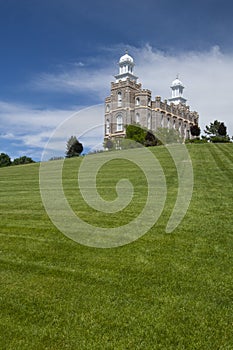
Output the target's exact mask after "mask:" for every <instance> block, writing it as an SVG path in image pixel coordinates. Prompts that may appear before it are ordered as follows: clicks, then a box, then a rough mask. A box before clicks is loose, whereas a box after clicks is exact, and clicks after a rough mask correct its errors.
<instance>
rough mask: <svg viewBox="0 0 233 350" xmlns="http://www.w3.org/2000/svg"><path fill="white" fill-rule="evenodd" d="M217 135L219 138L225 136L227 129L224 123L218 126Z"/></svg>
mask: <svg viewBox="0 0 233 350" xmlns="http://www.w3.org/2000/svg"><path fill="white" fill-rule="evenodd" d="M218 133H219V135H220V136H227V127H226V126H225V125H224V123H221V124H220V125H219V128H218Z"/></svg>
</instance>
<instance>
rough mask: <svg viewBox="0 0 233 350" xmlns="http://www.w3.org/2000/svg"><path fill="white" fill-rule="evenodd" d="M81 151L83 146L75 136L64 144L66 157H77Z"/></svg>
mask: <svg viewBox="0 0 233 350" xmlns="http://www.w3.org/2000/svg"><path fill="white" fill-rule="evenodd" d="M82 151H83V145H82V144H81V143H80V142H79V141H78V139H77V137H76V136H71V137H70V138H69V140H68V141H67V144H66V157H67V158H71V157H78V156H79V155H80V154H81V153H82Z"/></svg>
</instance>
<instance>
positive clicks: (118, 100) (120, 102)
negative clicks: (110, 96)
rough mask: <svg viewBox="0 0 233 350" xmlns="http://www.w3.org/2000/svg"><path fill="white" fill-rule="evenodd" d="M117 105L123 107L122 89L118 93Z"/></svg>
mask: <svg viewBox="0 0 233 350" xmlns="http://www.w3.org/2000/svg"><path fill="white" fill-rule="evenodd" d="M117 105H118V107H121V105H122V97H121V92H120V91H119V92H118V94H117Z"/></svg>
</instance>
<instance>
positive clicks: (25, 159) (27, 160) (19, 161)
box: [12, 156, 35, 165]
mask: <svg viewBox="0 0 233 350" xmlns="http://www.w3.org/2000/svg"><path fill="white" fill-rule="evenodd" d="M29 163H35V161H34V160H33V159H32V158H30V157H26V156H22V157H19V158H15V159H14V161H13V163H12V165H19V164H29Z"/></svg>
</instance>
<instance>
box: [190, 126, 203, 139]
mask: <svg viewBox="0 0 233 350" xmlns="http://www.w3.org/2000/svg"><path fill="white" fill-rule="evenodd" d="M190 132H191V135H192V136H196V137H198V136H200V133H201V129H200V128H199V126H198V125H197V124H195V125H192V126H191V127H190Z"/></svg>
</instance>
